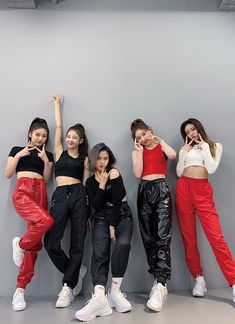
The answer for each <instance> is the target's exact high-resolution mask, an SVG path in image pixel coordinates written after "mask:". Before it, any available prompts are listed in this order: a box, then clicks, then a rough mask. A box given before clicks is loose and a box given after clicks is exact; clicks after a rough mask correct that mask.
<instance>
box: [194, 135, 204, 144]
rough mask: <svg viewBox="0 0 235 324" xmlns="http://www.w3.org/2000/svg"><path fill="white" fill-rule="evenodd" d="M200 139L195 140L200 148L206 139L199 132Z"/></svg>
mask: <svg viewBox="0 0 235 324" xmlns="http://www.w3.org/2000/svg"><path fill="white" fill-rule="evenodd" d="M198 137H199V140H194V141H195V142H196V143H197V146H198V147H199V148H200V147H201V146H202V144H204V143H205V141H204V140H203V138H202V137H201V134H200V133H199V134H198Z"/></svg>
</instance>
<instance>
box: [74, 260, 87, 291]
mask: <svg viewBox="0 0 235 324" xmlns="http://www.w3.org/2000/svg"><path fill="white" fill-rule="evenodd" d="M86 272H87V267H86V266H85V265H84V264H82V265H81V268H80V271H79V275H78V283H77V285H76V286H75V287H74V288H73V295H74V296H77V295H78V294H79V293H80V291H81V289H82V280H83V278H84V277H85V275H86Z"/></svg>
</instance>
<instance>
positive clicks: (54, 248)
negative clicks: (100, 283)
mask: <svg viewBox="0 0 235 324" xmlns="http://www.w3.org/2000/svg"><path fill="white" fill-rule="evenodd" d="M61 101H62V94H56V95H55V96H54V103H55V124H56V129H55V142H54V153H55V177H56V184H57V188H56V190H55V192H54V193H53V196H52V200H51V209H50V213H51V215H52V216H53V218H54V225H53V227H52V228H51V230H50V231H49V232H47V233H46V235H45V238H44V244H45V249H46V250H47V252H48V255H49V257H50V258H51V260H52V262H53V263H54V265H55V266H56V268H57V269H58V270H59V271H60V272H62V273H63V279H62V285H63V287H62V290H61V292H60V293H59V296H58V299H57V301H56V307H58V308H64V307H67V306H69V305H70V303H71V302H72V301H73V300H74V296H76V295H78V294H79V292H80V290H81V287H82V279H83V277H84V276H85V274H86V271H87V268H86V267H85V266H83V265H81V262H82V257H83V251H84V243H85V237H86V231H87V218H88V206H87V199H86V189H85V186H84V184H85V182H86V179H87V177H88V175H89V170H88V158H87V150H88V141H87V138H86V134H85V129H84V127H83V126H82V124H76V125H74V126H71V127H70V128H69V129H68V130H67V132H66V145H67V150H65V151H64V149H63V144H62V118H61ZM68 220H70V223H71V227H70V233H71V239H70V246H69V256H67V254H66V253H65V252H64V251H63V249H62V248H61V241H62V238H63V235H64V231H65V228H66V225H67V222H68ZM78 279H79V280H78Z"/></svg>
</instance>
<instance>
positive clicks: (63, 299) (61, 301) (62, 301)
mask: <svg viewBox="0 0 235 324" xmlns="http://www.w3.org/2000/svg"><path fill="white" fill-rule="evenodd" d="M73 300H74V296H73V291H72V289H71V288H70V287H68V286H67V284H64V286H63V288H62V290H61V292H60V293H59V295H58V299H57V302H56V304H55V307H56V308H64V307H68V306H69V305H70V304H71V303H72V301H73Z"/></svg>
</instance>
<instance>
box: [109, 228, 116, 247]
mask: <svg viewBox="0 0 235 324" xmlns="http://www.w3.org/2000/svg"><path fill="white" fill-rule="evenodd" d="M109 234H110V238H111V240H112V242H113V243H115V242H116V236H115V227H114V226H111V225H110V226H109Z"/></svg>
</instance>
